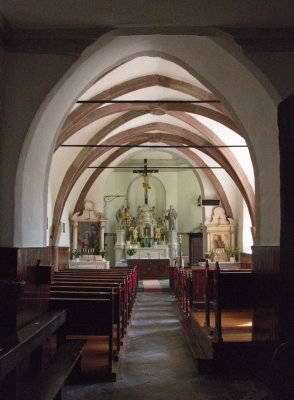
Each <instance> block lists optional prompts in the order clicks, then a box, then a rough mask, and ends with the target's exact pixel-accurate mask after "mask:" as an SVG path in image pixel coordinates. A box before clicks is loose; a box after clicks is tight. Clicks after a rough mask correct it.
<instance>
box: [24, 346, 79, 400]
mask: <svg viewBox="0 0 294 400" xmlns="http://www.w3.org/2000/svg"><path fill="white" fill-rule="evenodd" d="M86 342H87V341H86V340H69V341H67V342H66V343H64V344H63V345H61V346H60V347H59V348H58V351H57V353H56V354H55V356H54V357H53V359H52V360H51V362H50V363H49V365H48V366H47V367H46V369H44V370H42V371H41V372H39V373H38V374H37V375H36V376H35V377H34V378H33V379H32V380H31V381H30V382H29V383H28V384H27V385H26V389H25V391H24V392H22V393H21V394H20V395H19V396H18V397H17V399H18V400H32V399H33V400H53V399H54V400H60V399H61V389H62V387H63V385H64V383H65V381H66V380H67V378H68V377H69V375H70V374H71V372H72V371H73V369H74V368H75V367H78V369H79V370H80V360H81V354H82V351H83V349H84V347H85V345H86Z"/></svg>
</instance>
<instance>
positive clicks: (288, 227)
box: [278, 94, 294, 341]
mask: <svg viewBox="0 0 294 400" xmlns="http://www.w3.org/2000/svg"><path fill="white" fill-rule="evenodd" d="M278 123H279V145H280V178H281V181H280V189H281V208H280V209H281V236H280V237H281V239H280V240H281V241H280V246H281V252H280V284H281V286H280V293H279V319H280V326H279V336H280V339H281V341H288V340H289V341H291V340H293V336H294V313H293V309H292V307H291V306H290V305H293V304H294V268H293V242H294V214H293V198H294V185H293V175H294V157H293V148H294V94H292V95H291V96H289V97H288V98H287V99H285V100H284V101H282V102H281V103H280V104H279V107H278Z"/></svg>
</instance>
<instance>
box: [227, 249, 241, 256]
mask: <svg viewBox="0 0 294 400" xmlns="http://www.w3.org/2000/svg"><path fill="white" fill-rule="evenodd" d="M238 252H239V248H238V247H234V248H229V250H228V253H229V256H230V257H236V255H237V254H238Z"/></svg>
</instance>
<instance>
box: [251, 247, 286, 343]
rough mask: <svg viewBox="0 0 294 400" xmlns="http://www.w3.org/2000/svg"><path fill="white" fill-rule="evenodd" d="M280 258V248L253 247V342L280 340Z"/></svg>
mask: <svg viewBox="0 0 294 400" xmlns="http://www.w3.org/2000/svg"><path fill="white" fill-rule="evenodd" d="M279 256H280V249H279V247H278V246H254V247H253V290H254V309H253V341H255V342H273V341H276V340H278V331H279V315H278V299H279V287H278V282H279V271H280V267H279V261H280V260H279Z"/></svg>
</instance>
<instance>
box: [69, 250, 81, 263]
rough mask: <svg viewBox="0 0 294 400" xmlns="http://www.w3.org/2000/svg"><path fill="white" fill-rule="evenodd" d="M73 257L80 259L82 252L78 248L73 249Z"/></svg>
mask: <svg viewBox="0 0 294 400" xmlns="http://www.w3.org/2000/svg"><path fill="white" fill-rule="evenodd" d="M71 255H72V258H74V259H75V260H76V261H79V260H80V255H81V253H80V252H79V250H78V249H73V250H72V252H71Z"/></svg>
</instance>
